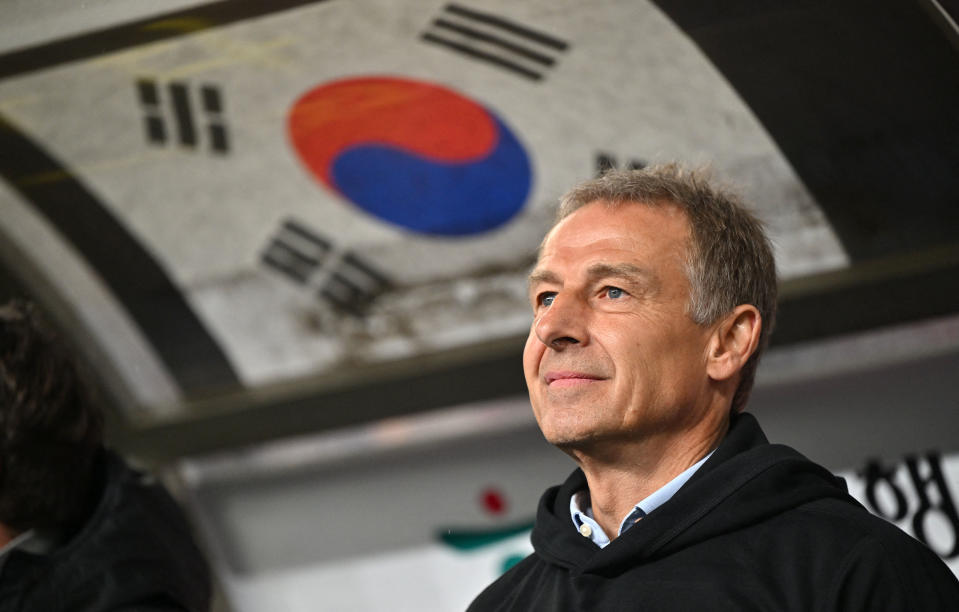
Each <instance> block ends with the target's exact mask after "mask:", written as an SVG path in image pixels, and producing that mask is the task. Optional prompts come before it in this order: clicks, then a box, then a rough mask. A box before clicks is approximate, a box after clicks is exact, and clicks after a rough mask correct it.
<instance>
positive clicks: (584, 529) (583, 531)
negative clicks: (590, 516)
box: [579, 523, 593, 538]
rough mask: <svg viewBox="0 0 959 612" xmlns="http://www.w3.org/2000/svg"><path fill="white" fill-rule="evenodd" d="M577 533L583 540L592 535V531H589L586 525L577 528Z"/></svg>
mask: <svg viewBox="0 0 959 612" xmlns="http://www.w3.org/2000/svg"><path fill="white" fill-rule="evenodd" d="M579 532H580V533H581V534H583V537H584V538H588V537H589V536H591V535H593V530H592V529H590V526H589V525H587V524H586V523H583V524H582V525H580V526H579Z"/></svg>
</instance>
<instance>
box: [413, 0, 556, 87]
mask: <svg viewBox="0 0 959 612" xmlns="http://www.w3.org/2000/svg"><path fill="white" fill-rule="evenodd" d="M421 38H422V39H423V40H424V41H426V42H429V43H433V44H437V45H441V46H443V47H445V48H447V49H450V50H452V51H456V52H457V53H462V54H463V55H466V56H467V57H470V58H472V59H475V60H479V61H483V62H487V63H489V64H493V65H495V66H499V67H500V68H504V69H506V70H509V71H510V72H513V73H514V74H518V75H521V76H524V77H526V78H528V79H532V80H534V81H538V80H540V79H542V78H543V71H544V70H546V69H548V68H551V67H552V66H554V65H555V64H556V57H557V55H558V54H559V53H562V52H564V51H566V50H567V49H568V48H569V43H567V42H565V41H563V40H560V39H558V38H556V37H554V36H550V35H548V34H544V33H542V32H538V31H536V30H533V29H531V28H529V27H527V26H524V25H521V24H518V23H516V22H513V21H509V20H507V19H504V18H502V17H499V16H497V15H492V14H490V13H485V12H481V11H477V10H474V9H471V8H467V7H464V6H461V5H457V4H447V5H446V6H445V7H444V8H443V15H442V16H441V17H439V18H437V19H434V20H433V23H432V24H430V26H429V28H427V30H426V31H425V32H424V33H423V35H422V36H421Z"/></svg>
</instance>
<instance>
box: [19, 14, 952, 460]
mask: <svg viewBox="0 0 959 612" xmlns="http://www.w3.org/2000/svg"><path fill="white" fill-rule="evenodd" d="M174 4H176V5H178V6H182V5H183V4H184V3H183V2H178V3H174ZM103 6H104V7H105V9H107V8H109V3H105V4H104V5H103ZM171 6H172V4H171ZM114 8H115V7H114ZM35 10H41V11H42V9H35ZM62 10H63V9H62V7H60V6H58V7H56V8H55V9H54V8H51V9H50V10H49V11H47V12H48V13H50V14H51V15H52V14H53V12H54V11H62ZM73 10H79V9H73ZM119 10H121V9H116V10H115V11H113V12H111V11H109V10H104V11H101V13H98V14H96V15H94V16H93V17H91V16H90V14H89V13H86V14H84V19H81V20H79V21H77V22H76V23H81V24H83V26H82V27H84V28H86V29H84V30H83V31H71V30H69V29H62V31H61V33H60V35H59V36H58V37H56V38H54V39H53V40H42V41H41V40H35V41H32V42H24V43H22V45H21V46H20V47H17V48H12V49H8V50H6V51H5V52H4V53H3V54H2V55H0V126H2V127H0V151H3V156H2V158H0V176H2V179H3V180H2V181H0V211H2V212H0V235H2V247H0V261H2V265H3V267H4V268H5V270H6V272H5V274H6V276H7V277H9V278H8V283H10V284H14V285H19V286H21V287H25V288H26V290H27V291H28V292H30V293H32V294H34V295H36V296H37V298H38V299H39V300H40V301H41V302H43V303H44V304H45V305H46V306H47V307H48V308H51V309H52V310H53V311H54V312H55V313H56V314H57V315H58V318H59V320H60V322H61V324H62V325H63V326H64V327H66V328H68V329H69V330H71V332H72V334H73V335H74V337H75V340H77V341H78V342H79V343H80V344H82V345H83V346H84V347H85V348H86V350H87V351H88V354H89V356H90V357H91V358H92V359H93V360H94V361H95V363H96V365H97V368H98V370H99V372H100V373H101V374H102V375H103V377H104V379H105V380H106V381H107V384H108V386H109V388H110V389H111V391H112V392H113V396H114V398H115V399H116V403H117V404H118V405H120V406H123V408H122V410H121V414H122V417H123V419H125V422H126V427H128V428H130V429H131V430H141V435H143V436H146V438H144V439H146V440H149V439H151V438H150V436H167V435H169V434H170V433H171V432H180V433H182V431H183V430H182V429H177V428H178V427H179V425H178V423H181V422H184V421H186V422H188V423H190V426H191V428H193V429H194V430H196V429H197V428H198V427H199V428H202V427H203V426H204V425H203V423H206V425H205V426H206V427H208V428H210V430H211V431H214V430H215V429H216V428H217V427H223V426H224V425H226V424H228V425H229V427H230V429H232V430H233V431H234V432H240V433H235V436H234V438H233V441H234V442H239V441H250V440H254V439H258V438H260V437H265V436H272V435H280V434H283V433H290V432H298V431H303V430H307V429H314V428H323V427H332V426H336V425H343V424H347V423H353V422H357V421H362V420H367V419H373V418H378V417H382V416H388V415H391V414H400V413H404V412H410V411H415V410H420V409H425V408H431V407H436V406H440V405H444V404H450V403H461V402H463V401H467V400H476V399H484V398H489V397H497V396H501V395H506V394H511V393H520V392H522V389H523V383H522V377H521V374H520V372H519V366H518V354H519V351H520V347H521V340H519V338H521V337H522V336H523V335H524V334H525V328H526V326H527V325H528V314H527V312H526V311H527V307H526V305H525V286H524V276H525V272H526V270H527V269H528V267H529V265H530V264H531V263H532V259H533V255H534V250H535V246H536V245H537V244H538V242H539V239H540V237H541V236H542V234H543V232H544V231H545V229H546V228H547V227H548V226H549V223H550V219H551V215H552V209H553V206H554V202H555V200H556V198H557V196H558V195H559V194H560V193H562V191H563V190H565V188H567V187H568V186H569V185H570V184H571V183H573V182H575V181H577V180H581V179H584V178H587V177H588V176H590V175H593V174H595V173H596V172H598V171H599V170H600V169H601V168H602V167H604V166H606V165H609V164H616V165H642V164H646V163H649V162H653V161H657V160H664V159H670V158H680V159H686V160H691V161H693V162H702V161H707V160H713V162H714V166H715V168H716V171H717V173H718V174H719V175H720V176H721V177H722V178H724V179H726V180H729V181H732V182H734V183H738V184H740V185H741V186H742V187H743V188H744V190H745V192H746V195H747V198H748V200H749V201H750V202H751V203H752V204H753V205H754V206H755V208H756V209H757V212H758V213H759V214H760V216H761V217H762V218H763V219H764V220H765V221H766V223H767V224H768V226H769V227H770V230H771V233H772V235H773V238H774V242H775V244H776V248H777V258H778V262H779V266H780V270H781V273H782V276H783V278H784V286H783V300H782V304H781V314H780V320H779V325H778V330H777V332H776V334H775V335H774V337H773V342H774V343H779V344H780V345H783V344H790V343H796V342H799V341H804V340H810V339H815V338H822V337H826V336H831V335H835V334H841V333H846V332H850V331H858V330H865V329H870V328H873V327H877V326H882V325H888V324H893V323H900V322H907V321H912V320H917V319H923V318H928V317H933V316H938V315H942V314H947V313H954V312H956V311H959V289H957V283H956V282H955V278H956V277H957V272H959V206H957V204H959V172H957V162H959V138H957V137H956V135H957V134H959V114H957V113H956V112H955V109H956V108H959V71H957V70H956V67H957V62H959V57H957V53H959V51H957V49H959V45H957V40H959V35H957V30H956V27H955V19H956V5H955V3H952V2H934V1H932V0H926V1H923V2H911V1H906V0H897V1H890V2H883V3H878V4H877V3H867V2H843V3H834V2H826V1H819V2H794V1H788V2H777V3H767V2H760V1H758V0H743V1H740V2H735V3H731V4H730V3H724V6H723V7H722V8H720V7H719V6H718V5H717V6H713V5H708V4H707V5H704V4H703V3H697V2H683V1H670V0H662V1H659V2H652V3H646V2H596V3H589V4H588V5H587V4H584V3H575V2H570V3H568V4H558V3H556V2H547V1H545V0H544V1H535V2H526V3H521V4H518V3H512V2H505V1H504V2H499V1H488V2H479V1H477V2H472V3H444V2H433V1H422V2H416V3H405V4H404V8H403V10H402V11H400V10H398V9H397V8H396V4H395V3H393V2H388V1H386V0H379V1H376V0H365V1H354V2H345V1H343V0H328V1H325V2H322V1H321V2H317V1H313V2H308V1H303V0H300V1H293V0H286V1H283V2H272V3H259V2H218V3H212V4H201V5H197V6H193V7H189V8H181V9H178V10H176V11H174V12H169V13H166V14H159V15H157V14H154V15H151V16H149V17H142V15H139V16H138V15H132V14H124V15H120V14H119V13H118V12H117V11H119ZM122 10H126V11H130V10H131V9H129V8H126V9H122ZM153 10H156V9H153ZM41 17H42V15H41ZM138 17H139V19H140V20H139V21H136V20H135V19H137V18H138ZM66 21H67V20H66V19H65V18H64V20H63V21H62V22H63V23H65V22H66ZM120 21H122V23H120ZM51 23H54V20H53V19H52V18H51ZM58 23H60V22H59V21H58ZM7 24H8V25H6V26H4V27H5V28H7V29H8V30H10V31H12V28H17V27H18V26H19V25H22V24H18V20H17V19H11V20H9V21H8V22H7ZM15 38H16V37H11V39H15ZM410 177H415V179H410ZM424 219H425V220H426V221H424ZM477 381H482V383H477ZM266 414H268V415H269V417H270V418H268V419H264V415H266ZM170 448H171V449H172V450H169V451H168V452H171V453H176V452H186V451H190V450H196V446H195V445H193V446H191V443H190V442H189V441H186V442H183V443H182V447H180V448H177V444H176V443H173V444H172V446H171V447H170Z"/></svg>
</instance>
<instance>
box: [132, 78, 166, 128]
mask: <svg viewBox="0 0 959 612" xmlns="http://www.w3.org/2000/svg"><path fill="white" fill-rule="evenodd" d="M137 94H138V95H139V98H140V104H141V105H143V112H144V116H143V124H144V127H145V128H146V133H147V140H149V141H150V142H155V143H158V144H163V143H165V142H166V124H164V123H163V112H162V110H161V109H160V92H159V90H158V89H157V84H156V83H155V82H154V81H151V80H149V79H140V80H138V81H137Z"/></svg>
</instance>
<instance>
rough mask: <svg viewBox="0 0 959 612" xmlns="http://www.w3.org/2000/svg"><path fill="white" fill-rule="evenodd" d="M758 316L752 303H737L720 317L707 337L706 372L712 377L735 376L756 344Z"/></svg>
mask: <svg viewBox="0 0 959 612" xmlns="http://www.w3.org/2000/svg"><path fill="white" fill-rule="evenodd" d="M762 326H763V323H762V317H761V316H760V314H759V310H758V309H757V308H756V307H755V306H753V305H752V304H740V305H739V306H737V307H736V308H734V309H733V311H732V312H730V313H729V314H728V315H726V316H725V317H723V319H722V320H720V322H719V324H718V325H716V327H715V328H714V330H713V334H712V336H710V338H709V354H708V356H707V360H706V373H707V374H708V375H709V377H710V378H712V379H713V380H717V381H720V380H728V379H730V378H732V377H733V376H735V375H736V374H737V373H738V372H739V371H740V370H741V369H742V368H743V366H744V365H746V362H747V361H749V358H750V357H751V356H752V354H753V353H754V352H756V347H757V346H759V332H760V331H761V330H762Z"/></svg>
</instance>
